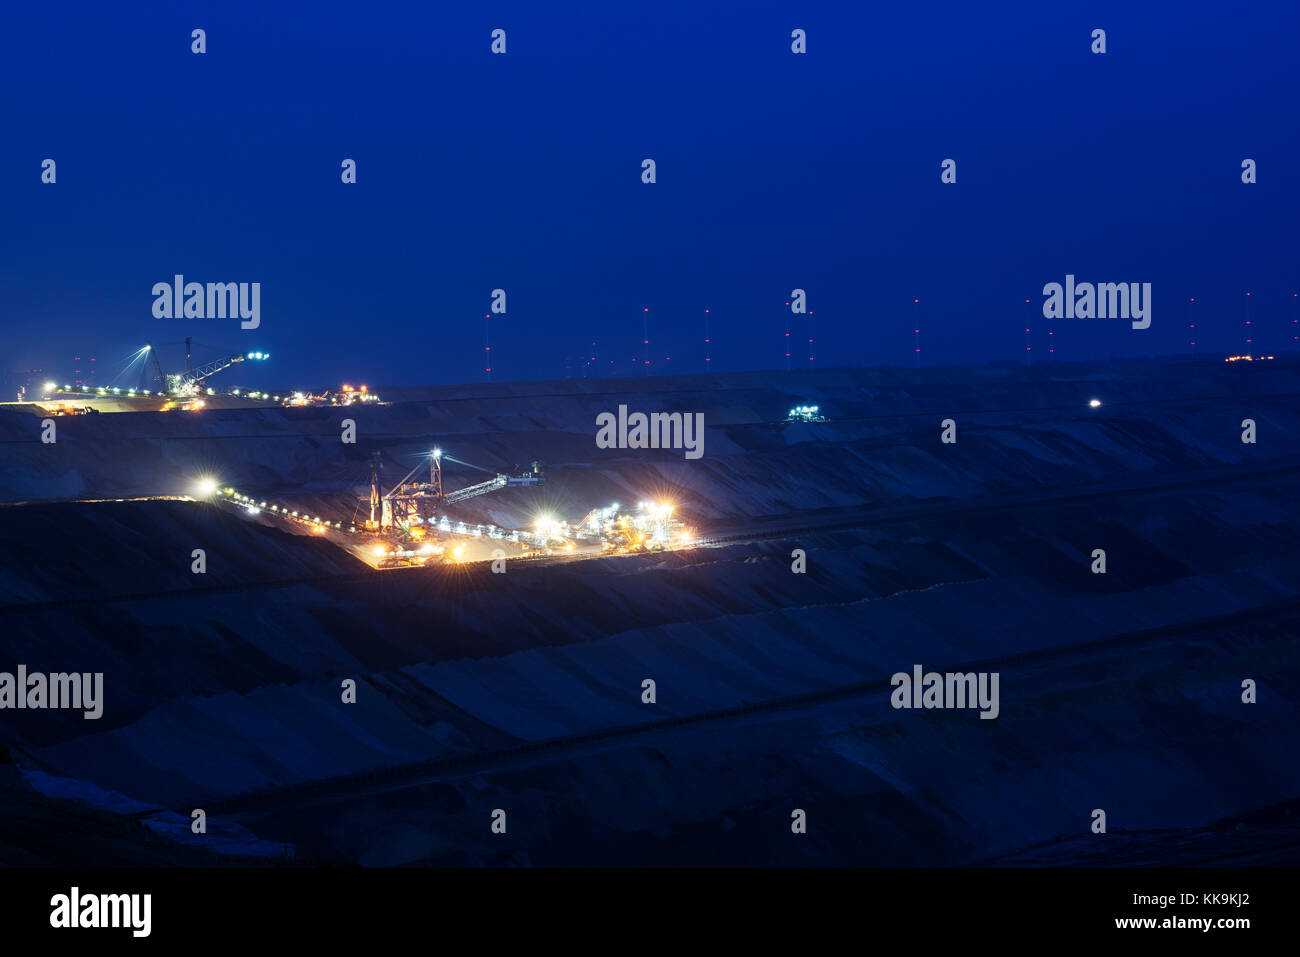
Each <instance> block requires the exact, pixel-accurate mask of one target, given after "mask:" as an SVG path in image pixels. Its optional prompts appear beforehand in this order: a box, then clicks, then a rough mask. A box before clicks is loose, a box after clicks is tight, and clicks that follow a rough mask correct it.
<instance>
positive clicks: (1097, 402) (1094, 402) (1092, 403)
mask: <svg viewBox="0 0 1300 957" xmlns="http://www.w3.org/2000/svg"><path fill="white" fill-rule="evenodd" d="M1088 407H1089V408H1091V409H1100V408H1101V399H1089V400H1088Z"/></svg>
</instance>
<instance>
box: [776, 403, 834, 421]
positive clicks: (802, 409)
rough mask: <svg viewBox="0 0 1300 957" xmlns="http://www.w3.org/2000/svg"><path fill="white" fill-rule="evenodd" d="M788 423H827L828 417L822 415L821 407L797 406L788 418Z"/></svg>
mask: <svg viewBox="0 0 1300 957" xmlns="http://www.w3.org/2000/svg"><path fill="white" fill-rule="evenodd" d="M785 420H786V421H787V422H825V421H826V416H824V415H822V414H821V412H820V411H819V407H818V406H815V405H796V406H795V407H794V408H793V409H791V410H790V414H789V415H788V416H786V419H785Z"/></svg>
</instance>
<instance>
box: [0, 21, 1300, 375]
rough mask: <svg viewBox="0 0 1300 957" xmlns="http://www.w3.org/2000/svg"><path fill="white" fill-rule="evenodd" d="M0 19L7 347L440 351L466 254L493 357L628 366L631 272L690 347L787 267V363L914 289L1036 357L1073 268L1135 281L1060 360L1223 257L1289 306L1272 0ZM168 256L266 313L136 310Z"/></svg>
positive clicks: (1172, 303) (336, 355) (456, 371)
mask: <svg viewBox="0 0 1300 957" xmlns="http://www.w3.org/2000/svg"><path fill="white" fill-rule="evenodd" d="M0 16H2V19H3V26H2V28H0V83H2V84H3V90H4V96H3V103H2V104H0V111H2V113H3V118H4V121H3V127H2V128H0V207H2V208H0V321H3V325H4V330H5V338H6V346H5V352H6V364H7V365H9V366H12V365H13V364H14V363H24V362H38V363H45V364H47V366H48V367H49V368H51V370H52V371H53V372H54V373H55V377H56V378H58V377H61V376H60V369H64V370H66V369H68V368H70V366H71V363H70V361H69V360H70V357H71V355H72V354H73V353H78V354H81V353H83V352H89V353H90V354H94V355H96V357H97V358H98V359H99V362H98V363H97V365H98V366H99V367H100V369H101V370H102V371H101V381H103V378H104V375H103V373H104V372H107V371H111V367H112V366H113V365H114V364H115V363H117V362H118V361H119V360H120V359H121V357H122V356H124V355H125V354H127V353H128V352H130V351H131V350H132V349H134V348H135V347H136V346H137V345H138V344H140V343H142V342H144V341H146V340H148V339H153V340H154V341H155V342H160V343H165V342H176V341H178V340H180V339H181V338H183V337H184V336H185V335H187V334H189V335H193V336H194V337H195V339H196V340H197V341H198V342H200V343H202V344H204V345H205V346H207V347H208V348H207V349H206V350H200V352H201V356H200V357H203V355H206V354H209V353H215V352H221V351H232V350H234V349H255V348H261V349H268V350H270V351H271V352H272V353H273V361H272V363H271V364H270V366H269V367H267V368H266V369H264V370H262V371H261V373H260V374H252V373H247V372H243V373H241V375H240V376H239V377H237V378H238V381H239V382H241V383H242V384H245V385H258V384H263V385H270V384H274V385H277V386H281V387H284V386H287V385H296V384H308V385H317V386H319V385H333V384H337V383H339V382H341V381H344V380H350V381H358V380H368V381H370V382H373V383H381V382H387V383H397V382H401V383H426V382H428V383H433V382H454V381H466V380H470V381H472V380H476V379H481V378H482V377H483V376H482V366H483V361H482V346H483V314H484V313H485V312H487V307H488V302H489V294H490V291H491V290H492V289H493V288H495V287H503V288H505V289H506V291H507V293H508V296H509V312H508V314H507V316H505V317H497V318H494V319H493V320H492V323H493V333H492V336H493V342H494V347H495V353H494V355H495V359H494V365H495V368H496V373H495V378H497V379H512V378H556V377H561V376H563V375H564V374H565V361H566V358H572V359H577V358H578V357H580V356H581V355H583V354H584V353H586V352H587V350H588V348H589V346H588V345H587V344H588V343H590V342H591V341H592V340H593V339H594V340H596V341H597V342H598V343H599V345H598V354H599V356H600V365H601V366H602V369H603V372H604V374H609V373H610V372H611V371H614V370H616V371H618V372H620V373H627V372H631V371H633V368H634V366H633V361H632V360H633V359H634V358H636V359H639V356H640V340H641V321H642V311H641V310H642V308H643V307H644V306H649V307H650V309H651V313H650V317H651V326H650V330H651V331H650V335H651V339H652V348H651V358H652V362H653V364H652V371H654V372H661V371H664V370H665V369H668V370H672V371H683V372H686V371H697V370H699V369H700V368H701V366H702V362H701V359H702V343H701V339H702V337H703V332H702V323H701V321H702V318H703V310H704V309H705V308H706V307H708V308H709V309H710V310H711V313H710V315H711V317H712V321H713V339H714V350H713V355H714V357H715V361H714V363H713V365H714V367H715V368H716V369H718V370H719V371H731V370H737V369H746V368H781V367H783V366H784V364H785V360H784V358H783V353H784V347H783V344H782V340H783V333H784V331H785V329H786V325H787V318H786V317H787V315H788V310H786V308H785V306H784V303H785V301H786V299H787V298H788V295H789V292H790V290H791V289H792V288H794V287H796V286H798V287H802V288H804V289H806V290H807V291H808V293H809V297H810V305H811V307H812V309H813V311H814V313H815V317H816V338H817V340H818V341H817V347H816V355H817V359H818V362H819V364H832V363H834V364H845V363H852V364H880V363H885V364H910V363H911V361H912V351H911V350H912V329H913V328H914V322H913V313H914V312H915V310H916V307H915V306H913V304H912V299H913V298H914V297H920V298H921V300H922V302H921V313H920V314H921V324H922V347H923V352H922V360H923V363H924V364H926V365H932V364H950V363H957V362H967V361H986V360H997V359H1018V358H1021V357H1022V356H1023V348H1024V339H1025V336H1024V328H1025V326H1026V325H1029V326H1030V327H1031V328H1033V329H1034V332H1033V343H1034V347H1035V355H1036V356H1037V355H1039V354H1040V353H1041V352H1042V351H1043V350H1044V348H1045V341H1046V340H1045V338H1044V336H1043V335H1042V334H1043V333H1044V332H1045V331H1046V328H1047V323H1046V321H1045V320H1043V319H1042V317H1041V312H1040V309H1041V303H1042V294H1041V288H1042V285H1043V283H1045V282H1048V281H1058V282H1059V281H1062V280H1063V279H1064V276H1065V274H1066V273H1067V272H1073V273H1075V274H1076V275H1077V276H1078V277H1079V278H1080V279H1081V280H1085V279H1088V280H1093V281H1146V282H1151V283H1153V286H1154V291H1153V298H1154V315H1153V323H1152V327H1151V329H1150V330H1148V331H1146V332H1135V331H1132V330H1131V329H1129V328H1128V325H1127V323H1123V322H1118V321H1111V322H1102V323H1097V322H1093V323H1087V322H1085V321H1082V320H1080V321H1076V322H1073V323H1071V322H1068V321H1065V322H1061V323H1058V325H1057V329H1058V330H1059V331H1058V334H1057V335H1056V336H1055V339H1056V342H1057V355H1058V356H1059V357H1061V358H1067V359H1074V358H1094V357H1100V358H1105V357H1109V356H1124V355H1142V354H1156V353H1179V352H1182V353H1186V352H1187V351H1188V347H1187V345H1186V343H1187V340H1188V331H1187V322H1188V318H1187V308H1188V307H1187V306H1186V300H1187V298H1188V297H1189V296H1196V297H1197V304H1196V308H1198V310H1199V315H1200V324H1201V326H1202V328H1201V329H1200V330H1198V332H1199V333H1200V335H1199V339H1200V341H1201V343H1202V348H1203V351H1204V352H1207V353H1209V354H1223V353H1225V352H1227V351H1238V350H1240V349H1242V348H1244V345H1243V342H1244V326H1243V324H1242V322H1243V318H1244V312H1243V310H1244V308H1245V307H1244V301H1245V297H1244V292H1245V291H1246V290H1247V289H1250V290H1253V291H1254V297H1253V298H1252V304H1251V308H1252V309H1253V310H1254V311H1255V312H1254V315H1253V318H1254V320H1255V322H1256V325H1257V327H1258V329H1259V333H1258V338H1259V340H1260V347H1261V348H1265V349H1269V350H1278V349H1280V348H1282V347H1284V346H1285V347H1288V348H1289V344H1290V337H1291V335H1292V334H1293V331H1294V328H1295V327H1294V326H1293V323H1292V320H1293V319H1296V318H1300V299H1297V298H1293V297H1292V293H1294V292H1300V240H1298V239H1297V236H1298V235H1300V202H1298V201H1297V200H1300V187H1298V186H1297V181H1298V179H1300V134H1298V133H1297V124H1298V123H1300V82H1297V80H1298V79H1300V67H1297V62H1300V57H1297V56H1296V53H1295V42H1296V37H1297V36H1300V4H1296V3H1293V2H1287V3H1280V2H1279V3H1258V4H1230V3H1219V4H1209V3H1201V2H1177V3H1152V4H1140V3H1131V2H1120V3H1100V4H1098V3H1087V4H1084V3H1044V2H1041V0H1039V2H1032V3H1006V4H971V3H963V4H927V3H907V4H891V5H888V6H885V5H874V4H862V3H833V4H808V3H803V2H787V3H755V2H745V3H734V4H725V5H724V4H719V5H711V6H704V5H699V4H694V3H692V4H682V3H659V2H656V3H652V4H646V5H641V4H605V5H602V6H599V7H597V6H595V5H555V4H539V3H535V2H533V3H520V4H503V3H492V4H486V5H479V4H451V5H443V4H437V5H435V4H427V3H421V4H401V5H399V4H388V3H360V4H355V5H354V4H348V5H346V6H332V5H329V4H322V3H311V4H262V3H256V4H237V5H230V4H217V3H183V2H182V3H168V4H152V5H139V4H122V5H118V4H95V5H84V6H81V5H76V4H73V5H68V4H22V5H18V4H10V5H7V6H6V8H5V12H4V13H3V15H0ZM196 26H201V27H203V28H205V29H206V30H207V32H208V53H207V54H206V55H203V56H195V55H193V54H191V53H190V52H189V47H190V37H189V35H190V30H191V29H193V28H194V27H196ZM495 27H502V28H504V29H506V30H507V33H508V43H509V52H508V53H507V54H506V55H505V56H493V55H491V54H490V53H489V51H488V47H489V42H490V40H489V34H490V32H491V30H492V29H493V28H495ZM795 27H801V28H803V29H805V30H807V31H808V37H809V41H808V42H809V52H808V54H807V55H805V56H795V55H793V54H792V53H791V52H790V50H789V44H790V39H789V34H790V31H791V29H793V28H795ZM1094 27H1102V28H1104V29H1105V30H1106V31H1107V35H1108V51H1109V52H1108V53H1106V55H1104V56H1094V55H1092V54H1091V53H1090V52H1089V44H1090V37H1089V34H1090V32H1091V31H1092V29H1093V28H1094ZM46 157H53V158H54V159H55V160H56V161H57V163H58V183H57V184H56V185H54V186H47V185H43V184H41V183H40V179H39V177H40V163H41V160H42V159H44V158H46ZM344 157H352V158H354V159H356V160H357V162H358V164H359V169H358V173H359V176H358V178H359V182H358V184H357V185H355V186H345V185H343V184H342V183H340V181H339V172H340V162H341V161H342V159H343V158H344ZM646 157H652V158H654V159H655V160H656V161H657V163H658V179H659V181H658V183H656V184H654V185H652V186H648V185H644V184H642V183H641V181H640V172H641V167H640V164H641V160H642V159H643V158H646ZM946 157H952V158H954V159H956V160H957V162H958V183H957V184H956V185H955V186H946V185H943V184H941V183H940V181H939V164H940V161H941V160H943V159H944V158H946ZM1245 157H1250V158H1253V159H1255V160H1256V161H1257V162H1258V164H1259V182H1258V184H1256V185H1253V186H1245V185H1243V184H1242V183H1241V182H1240V164H1241V160H1242V159H1243V158H1245ZM176 272H182V273H184V274H185V275H186V277H187V278H189V279H193V280H198V281H209V280H211V281H260V282H261V283H262V327H261V329H259V330H258V331H257V332H256V333H252V332H241V331H240V330H239V329H238V328H237V325H236V324H235V323H234V322H231V321H220V320H212V321H200V320H172V321H168V320H157V319H154V318H153V316H152V313H151V306H152V296H151V295H150V287H151V286H152V285H153V283H154V282H157V281H160V280H168V279H170V277H171V276H172V275H173V273H176ZM1026 298H1029V299H1030V300H1031V303H1030V304H1029V305H1026V304H1025V303H1024V300H1025V299H1026ZM1027 318H1028V319H1029V320H1030V321H1029V322H1028V323H1026V319H1027ZM792 328H793V330H794V331H795V333H796V334H799V333H800V332H801V331H802V329H803V327H802V326H801V325H799V324H798V323H796V324H795V325H794V326H793V327H792ZM805 337H806V334H805ZM801 352H802V350H796V357H797V358H798V357H799V356H800V353H801ZM172 355H173V356H177V355H179V353H178V352H176V351H175V350H174V349H173V350H172ZM665 356H671V357H672V358H671V362H670V363H665ZM611 358H612V359H616V360H617V366H616V367H611V366H610V365H609V363H608V360H609V359H611ZM60 363H62V365H60ZM570 373H571V374H575V375H581V374H582V370H581V368H580V367H573V368H571V369H570ZM232 381H233V380H230V381H227V384H232ZM6 398H8V396H6Z"/></svg>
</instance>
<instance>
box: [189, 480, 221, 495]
mask: <svg viewBox="0 0 1300 957" xmlns="http://www.w3.org/2000/svg"><path fill="white" fill-rule="evenodd" d="M194 494H195V495H196V496H197V497H199V498H211V497H212V496H214V495H216V494H217V480H216V479H214V478H211V477H209V476H204V477H203V478H201V479H199V480H198V481H197V482H195V483H194Z"/></svg>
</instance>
